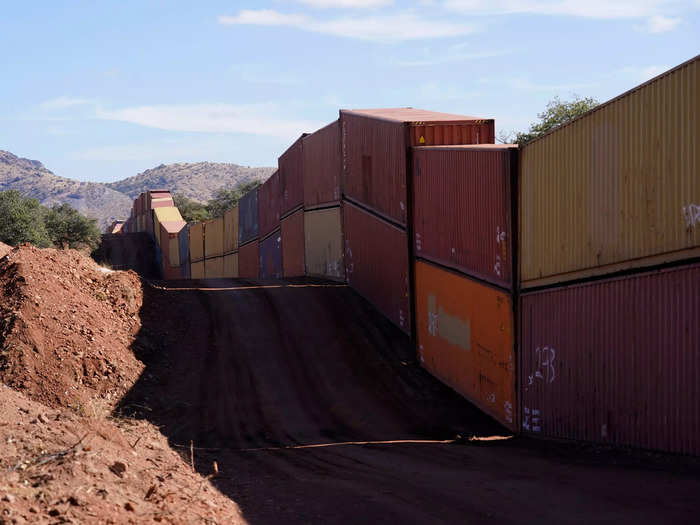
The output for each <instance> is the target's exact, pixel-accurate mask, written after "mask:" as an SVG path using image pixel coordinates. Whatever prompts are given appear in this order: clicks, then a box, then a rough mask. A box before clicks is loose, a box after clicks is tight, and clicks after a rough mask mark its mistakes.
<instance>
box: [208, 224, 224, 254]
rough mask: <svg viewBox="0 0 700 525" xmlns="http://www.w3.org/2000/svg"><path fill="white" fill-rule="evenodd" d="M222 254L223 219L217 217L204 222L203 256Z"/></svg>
mask: <svg viewBox="0 0 700 525" xmlns="http://www.w3.org/2000/svg"><path fill="white" fill-rule="evenodd" d="M223 254H224V219H223V217H219V218H218V219H213V220H210V221H206V222H205V223H204V257H206V258H209V257H218V256H219V255H223Z"/></svg>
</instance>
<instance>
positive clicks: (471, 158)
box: [413, 145, 517, 288]
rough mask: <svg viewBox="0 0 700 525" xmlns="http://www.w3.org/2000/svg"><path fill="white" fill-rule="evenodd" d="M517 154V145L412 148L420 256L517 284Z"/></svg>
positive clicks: (416, 244) (496, 281)
mask: <svg viewBox="0 0 700 525" xmlns="http://www.w3.org/2000/svg"><path fill="white" fill-rule="evenodd" d="M516 154H517V147H516V146H512V145H498V146H496V145H490V146H488V147H484V146H436V147H422V148H414V149H413V188H414V196H413V204H414V208H413V211H414V213H413V217H414V219H413V228H414V240H413V242H414V247H415V254H416V256H417V257H421V258H424V259H429V260H432V261H435V262H438V263H440V264H443V265H445V266H449V267H452V268H455V269H457V270H459V271H461V272H464V273H467V274H470V275H473V276H475V277H479V278H480V279H483V280H486V281H489V282H492V283H494V284H497V285H499V286H503V287H504V288H511V287H512V284H513V235H512V230H511V213H512V211H511V210H512V198H511V182H512V181H513V179H514V177H515V176H516V175H517V173H515V168H516Z"/></svg>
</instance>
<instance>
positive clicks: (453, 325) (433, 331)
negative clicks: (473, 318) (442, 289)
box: [428, 294, 471, 351]
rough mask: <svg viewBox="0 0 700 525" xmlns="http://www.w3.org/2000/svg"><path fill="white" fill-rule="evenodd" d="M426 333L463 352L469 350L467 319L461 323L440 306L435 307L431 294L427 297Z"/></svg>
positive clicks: (469, 339) (434, 299)
mask: <svg viewBox="0 0 700 525" xmlns="http://www.w3.org/2000/svg"><path fill="white" fill-rule="evenodd" d="M428 333H429V334H430V335H432V336H433V337H438V336H439V337H441V338H443V339H445V340H446V341H447V342H448V343H450V344H453V345H456V346H459V347H460V348H463V349H464V350H467V351H469V350H471V326H470V323H469V318H467V319H466V320H464V321H462V320H461V319H460V318H459V317H457V316H453V315H450V314H448V313H447V312H445V309H444V308H443V307H442V306H439V307H438V306H437V299H436V297H435V296H434V295H433V294H430V295H428Z"/></svg>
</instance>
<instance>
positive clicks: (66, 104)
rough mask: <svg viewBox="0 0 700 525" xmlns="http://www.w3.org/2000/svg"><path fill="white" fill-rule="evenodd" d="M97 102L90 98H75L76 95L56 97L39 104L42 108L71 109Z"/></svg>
mask: <svg viewBox="0 0 700 525" xmlns="http://www.w3.org/2000/svg"><path fill="white" fill-rule="evenodd" d="M91 104H95V101H94V100H93V99H88V98H74V97H65V96H64V97H56V98H52V99H51V100H45V101H44V102H42V103H41V104H39V106H40V107H41V108H42V109H48V110H58V109H70V108H75V107H76V106H88V105H91Z"/></svg>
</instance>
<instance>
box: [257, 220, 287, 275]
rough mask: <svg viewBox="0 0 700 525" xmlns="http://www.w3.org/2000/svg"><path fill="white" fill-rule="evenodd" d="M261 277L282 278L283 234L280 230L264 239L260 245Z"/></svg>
mask: <svg viewBox="0 0 700 525" xmlns="http://www.w3.org/2000/svg"><path fill="white" fill-rule="evenodd" d="M258 249H259V258H260V278H261V279H281V278H282V234H281V233H280V231H279V230H277V231H276V232H274V233H273V234H272V235H270V236H269V237H267V238H266V239H263V240H262V241H261V242H260V246H259V248H258Z"/></svg>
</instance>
